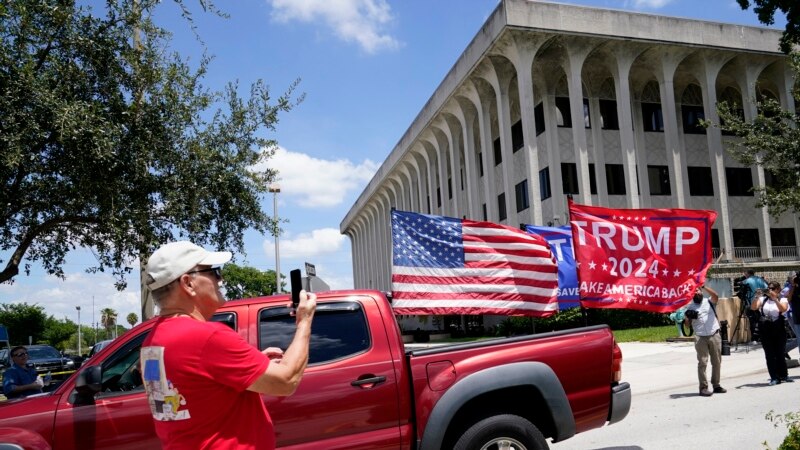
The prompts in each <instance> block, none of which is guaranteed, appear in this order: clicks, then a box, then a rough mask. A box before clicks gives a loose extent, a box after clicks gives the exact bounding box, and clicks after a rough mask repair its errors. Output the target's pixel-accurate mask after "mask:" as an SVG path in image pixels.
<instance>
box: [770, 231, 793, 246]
mask: <svg viewBox="0 0 800 450" xmlns="http://www.w3.org/2000/svg"><path fill="white" fill-rule="evenodd" d="M769 236H770V239H771V240H772V245H773V247H795V246H797V241H796V240H795V236H794V228H770V229H769Z"/></svg>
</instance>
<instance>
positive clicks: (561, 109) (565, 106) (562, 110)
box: [556, 97, 572, 128]
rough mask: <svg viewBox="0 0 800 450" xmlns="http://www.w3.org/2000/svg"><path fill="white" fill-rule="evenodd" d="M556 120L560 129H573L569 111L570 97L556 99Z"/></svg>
mask: <svg viewBox="0 0 800 450" xmlns="http://www.w3.org/2000/svg"><path fill="white" fill-rule="evenodd" d="M556 116H557V117H556V120H557V123H558V126H559V127H563V128H572V116H571V115H570V111H569V97H556Z"/></svg>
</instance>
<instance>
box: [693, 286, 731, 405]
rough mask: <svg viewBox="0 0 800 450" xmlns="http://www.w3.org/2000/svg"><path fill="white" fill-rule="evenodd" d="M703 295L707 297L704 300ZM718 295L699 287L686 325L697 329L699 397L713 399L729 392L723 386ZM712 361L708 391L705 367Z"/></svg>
mask: <svg viewBox="0 0 800 450" xmlns="http://www.w3.org/2000/svg"><path fill="white" fill-rule="evenodd" d="M703 291H705V292H706V293H708V297H704V296H703ZM718 301H719V295H717V293H716V292H715V291H714V290H713V289H711V288H710V287H707V286H705V285H703V286H700V287H698V288H697V290H696V291H695V293H694V297H692V302H691V303H689V307H688V308H686V313H685V315H686V318H685V319H684V322H685V323H687V324H688V323H690V322H691V325H692V328H694V335H695V338H694V349H695V351H696V352H697V379H698V381H699V382H700V395H701V396H703V397H711V395H713V394H724V393H726V392H728V391H727V390H726V389H725V388H723V387H722V386H720V384H719V381H720V372H721V370H720V366H722V338H721V337H720V335H719V319H718V318H717V308H716V304H717V302H718ZM709 361H711V386H712V387H713V391H711V390H709V389H708V377H707V375H706V367H708V362H709Z"/></svg>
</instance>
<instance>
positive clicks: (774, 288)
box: [750, 281, 794, 386]
mask: <svg viewBox="0 0 800 450" xmlns="http://www.w3.org/2000/svg"><path fill="white" fill-rule="evenodd" d="M780 292H781V285H780V284H778V283H776V282H774V281H771V282H770V283H769V286H768V289H767V290H766V291H765V292H763V296H756V298H754V299H753V303H752V304H751V305H750V308H751V309H752V310H753V311H761V319H760V323H759V325H758V326H759V328H760V329H761V347H763V348H764V357H765V358H766V359H767V371H769V385H770V386H774V385H776V384H781V382H786V383H791V382H793V381H794V380H792V379H790V378H789V372H788V371H787V370H786V358H784V353H785V352H786V326H785V325H784V321H785V320H786V319H785V318H784V317H783V313H785V312H786V310H787V309H789V300H788V299H787V298H785V297H784V298H781V296H780Z"/></svg>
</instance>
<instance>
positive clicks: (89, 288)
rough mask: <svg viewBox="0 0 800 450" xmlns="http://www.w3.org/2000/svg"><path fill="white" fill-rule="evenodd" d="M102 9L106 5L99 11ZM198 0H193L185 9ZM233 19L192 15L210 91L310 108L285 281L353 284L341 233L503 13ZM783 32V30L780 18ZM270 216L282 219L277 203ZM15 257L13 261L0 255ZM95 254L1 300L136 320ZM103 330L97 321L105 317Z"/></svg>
mask: <svg viewBox="0 0 800 450" xmlns="http://www.w3.org/2000/svg"><path fill="white" fill-rule="evenodd" d="M89 3H92V4H98V5H102V4H103V3H104V2H100V1H90V2H89ZM187 3H189V4H191V3H192V0H187ZM217 3H218V6H220V7H221V8H223V10H224V11H225V12H227V13H228V14H229V15H230V18H228V19H223V18H219V17H216V16H213V15H210V14H202V13H201V12H199V11H197V12H196V13H195V21H196V25H197V30H198V33H199V35H200V36H201V37H202V39H203V41H204V42H205V45H206V50H207V52H208V54H210V55H213V56H214V60H213V61H212V63H211V67H210V71H209V73H208V75H207V77H206V78H205V84H206V86H208V87H210V88H213V89H221V88H222V87H223V86H224V85H225V83H226V82H228V81H233V80H239V82H240V85H241V86H244V87H246V86H249V84H250V83H251V82H253V81H255V80H257V79H259V78H261V79H263V80H265V81H266V82H267V83H268V84H269V85H270V86H271V89H272V92H273V93H274V94H275V96H276V97H277V96H278V95H279V94H281V93H282V92H283V91H284V90H285V89H286V88H287V87H288V86H289V85H290V84H291V83H292V82H293V81H294V80H295V79H300V80H301V82H300V85H299V87H298V92H302V93H305V100H304V101H303V102H302V103H301V104H300V105H299V106H297V107H296V108H295V109H294V110H293V111H291V112H289V113H288V114H285V115H283V116H282V117H280V122H279V123H278V124H277V130H276V132H275V133H274V134H270V135H269V137H272V138H275V139H277V141H278V143H279V145H280V149H279V150H278V152H277V154H276V157H275V158H273V159H272V160H270V162H269V163H268V164H269V165H270V166H272V167H274V168H276V169H278V170H279V171H280V175H279V177H280V181H279V182H280V184H281V189H282V192H281V193H280V194H279V195H278V213H279V216H280V217H281V218H283V219H285V220H288V223H286V224H284V226H283V228H284V233H283V235H282V236H281V238H280V247H279V248H280V253H281V271H282V272H283V273H284V274H288V271H289V270H290V269H292V268H296V267H302V266H303V263H304V262H306V261H307V262H311V263H314V264H315V265H316V268H317V275H318V276H319V277H321V278H322V279H323V280H325V281H327V282H328V284H329V285H330V286H331V287H332V288H351V287H352V283H353V281H352V280H353V277H352V262H351V257H350V241H349V239H348V238H347V237H345V236H343V235H341V234H339V224H340V222H341V220H342V218H343V217H344V215H345V214H346V213H347V211H348V210H349V209H350V207H351V206H352V204H353V202H354V201H355V199H356V198H357V197H358V194H359V193H360V192H361V190H362V189H363V187H364V186H365V185H366V183H367V182H368V181H369V180H370V179H371V177H372V175H373V174H374V172H375V170H376V169H377V167H378V166H379V165H380V163H381V162H382V161H383V160H384V158H385V157H386V155H388V153H389V152H390V151H391V150H392V148H393V147H394V145H395V144H396V143H397V141H398V140H399V139H400V137H401V136H402V135H403V133H404V132H405V131H406V129H407V127H408V126H409V125H410V124H411V122H412V121H413V119H414V117H415V116H416V114H417V113H418V112H419V111H420V109H421V108H422V106H423V105H424V104H425V102H426V101H427V100H428V98H429V97H430V95H431V94H432V93H433V91H434V90H435V89H436V87H437V86H438V85H439V83H440V82H441V80H442V79H443V78H444V76H445V74H446V73H447V71H448V70H449V69H450V68H451V67H452V65H453V63H454V62H455V61H456V59H457V58H458V57H459V56H460V55H461V52H462V51H463V50H464V48H466V46H467V44H468V43H469V42H470V40H472V38H473V37H474V36H475V34H476V33H477V32H478V30H479V29H480V27H481V26H482V25H483V23H484V21H485V20H486V18H487V17H488V16H489V14H490V13H491V12H492V11H493V10H494V8H495V7H496V6H497V1H496V0H436V1H430V0H236V1H234V2H228V1H221V0H218V1H217ZM559 3H571V4H576V5H585V6H596V7H601V8H612V9H622V10H628V11H640V12H645V13H654V14H661V15H669V16H678V17H685V18H694V19H701V20H709V21H715V22H728V23H737V24H745V25H756V26H760V24H759V23H758V22H757V20H756V17H755V14H753V13H752V11H742V10H741V9H740V8H739V6H738V5H737V4H736V2H735V1H734V0H703V1H696V0H572V1H568V2H566V1H565V2H559ZM156 20H157V21H158V22H159V23H161V24H162V25H164V26H165V27H167V28H168V29H170V30H171V31H172V32H173V33H174V40H173V46H174V49H175V50H177V51H179V52H181V53H182V54H184V55H187V56H192V57H193V58H194V60H195V61H196V60H197V57H198V56H199V55H200V54H201V51H202V48H201V44H199V43H198V42H197V40H196V39H195V37H194V35H193V34H192V32H191V30H190V29H189V27H188V25H187V24H186V23H185V22H183V21H181V20H180V19H179V18H177V9H176V7H175V5H173V4H172V2H163V4H162V5H161V6H160V9H159V10H158V11H157V15H156ZM777 26H779V27H782V26H783V25H782V21H778V23H777ZM264 208H265V210H266V211H268V212H269V213H270V214H272V211H273V198H272V196H268V197H265V199H264ZM246 250H247V254H246V255H241V254H239V255H236V257H237V261H236V262H237V263H239V264H246V265H250V266H253V267H257V268H259V269H261V270H268V269H274V268H275V250H274V240H273V238H272V237H271V236H261V235H258V234H257V233H248V234H247V236H246ZM0 256H2V258H3V259H6V256H7V255H0ZM92 258H93V257H92V254H91V252H90V251H88V250H82V249H79V250H76V251H74V252H73V253H72V254H71V255H70V258H69V260H68V263H67V265H66V266H65V273H66V280H63V281H62V280H59V279H57V278H55V277H50V276H47V275H45V274H43V272H42V270H41V269H40V268H39V267H38V266H34V267H33V270H32V273H31V275H30V276H25V275H24V274H21V275H19V276H17V277H16V279H15V281H14V283H13V284H11V285H8V284H3V285H0V302H1V303H13V302H27V303H29V304H39V305H42V306H44V307H45V310H46V312H47V313H48V314H52V315H54V316H56V317H57V318H63V317H68V318H70V319H71V320H73V321H77V320H78V317H77V311H76V309H75V306H76V305H80V306H81V307H82V308H81V309H82V311H81V312H82V315H81V322H82V323H83V324H89V323H90V322H92V320H93V319H92V297H94V309H95V311H99V310H100V309H101V308H104V307H111V308H114V309H115V310H116V311H117V312H118V313H119V314H120V322H121V323H123V324H124V323H125V322H124V317H125V316H126V315H127V314H128V313H130V312H135V313H137V314H139V312H140V308H139V286H138V272H136V273H134V275H133V276H132V277H130V278H129V287H128V288H127V289H126V290H125V291H123V292H117V291H116V290H115V289H114V286H113V282H112V279H111V277H110V276H105V275H102V274H101V275H92V274H87V273H85V271H84V269H85V267H86V266H87V264H89V263H91V261H92ZM94 321H95V322H96V321H99V313H98V312H95V314H94Z"/></svg>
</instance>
